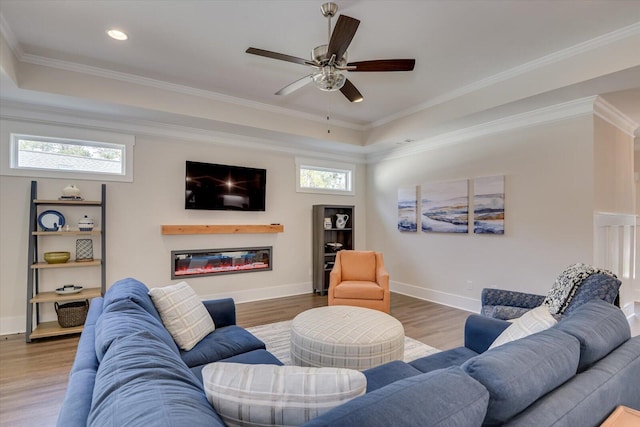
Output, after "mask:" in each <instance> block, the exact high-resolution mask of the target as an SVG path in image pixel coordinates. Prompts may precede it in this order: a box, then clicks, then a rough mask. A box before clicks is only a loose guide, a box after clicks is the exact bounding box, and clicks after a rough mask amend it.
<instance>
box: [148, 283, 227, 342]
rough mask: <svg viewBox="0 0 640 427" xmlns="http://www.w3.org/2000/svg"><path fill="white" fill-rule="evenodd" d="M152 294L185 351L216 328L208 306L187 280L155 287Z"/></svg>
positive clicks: (164, 319)
mask: <svg viewBox="0 0 640 427" xmlns="http://www.w3.org/2000/svg"><path fill="white" fill-rule="evenodd" d="M149 296H150V297H151V300H152V301H153V304H154V305H155V306H156V309H157V310H158V313H160V318H161V319H162V323H163V324H164V327H165V328H167V330H168V331H169V333H170V334H171V336H172V337H173V339H174V341H175V342H176V343H177V344H178V346H179V347H180V348H181V349H183V350H185V351H189V350H191V349H192V348H193V347H194V346H195V345H196V344H198V343H199V342H200V340H202V338H204V337H206V336H207V335H209V334H210V333H211V332H213V331H214V330H215V328H216V326H215V324H214V323H213V319H212V318H211V315H210V314H209V312H208V311H207V309H206V307H205V306H204V304H203V303H202V301H201V300H200V298H198V296H197V295H196V293H195V292H194V290H193V289H191V286H189V285H188V284H187V282H180V283H177V284H175V285H171V286H165V287H164V288H153V289H151V290H150V291H149Z"/></svg>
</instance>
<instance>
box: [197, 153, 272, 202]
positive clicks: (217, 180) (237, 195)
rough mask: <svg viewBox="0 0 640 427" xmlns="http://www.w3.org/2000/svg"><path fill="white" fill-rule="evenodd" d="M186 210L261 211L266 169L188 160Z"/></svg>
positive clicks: (264, 192) (264, 191) (265, 185)
mask: <svg viewBox="0 0 640 427" xmlns="http://www.w3.org/2000/svg"><path fill="white" fill-rule="evenodd" d="M185 188H186V191H185V203H184V207H185V209H203V210H237V211H264V210H265V194H266V188H267V171H266V169H254V168H245V167H240V166H228V165H217V164H212V163H200V162H191V161H187V167H186V185H185Z"/></svg>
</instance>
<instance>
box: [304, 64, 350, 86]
mask: <svg viewBox="0 0 640 427" xmlns="http://www.w3.org/2000/svg"><path fill="white" fill-rule="evenodd" d="M312 79H313V83H314V84H315V85H316V87H317V88H318V89H320V90H325V91H328V92H333V91H336V90H340V89H341V88H342V86H344V82H345V81H347V78H346V77H345V76H344V75H343V74H342V73H341V72H339V71H337V70H336V69H334V68H332V67H324V68H323V69H322V70H321V71H320V72H319V73H316V74H314V75H313V77H312Z"/></svg>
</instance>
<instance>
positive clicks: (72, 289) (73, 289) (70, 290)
mask: <svg viewBox="0 0 640 427" xmlns="http://www.w3.org/2000/svg"><path fill="white" fill-rule="evenodd" d="M80 291H82V286H76V285H67V286H64V287H62V288H58V289H56V294H58V295H68V294H77V293H79V292H80Z"/></svg>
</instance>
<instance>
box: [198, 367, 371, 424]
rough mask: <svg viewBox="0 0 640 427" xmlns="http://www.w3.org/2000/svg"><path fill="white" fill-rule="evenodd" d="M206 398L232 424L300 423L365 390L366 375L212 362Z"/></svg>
mask: <svg viewBox="0 0 640 427" xmlns="http://www.w3.org/2000/svg"><path fill="white" fill-rule="evenodd" d="M202 379H203V383H204V389H205V392H206V394H207V399H209V402H210V403H211V404H212V405H213V407H214V408H215V410H216V411H217V412H218V414H219V415H220V416H221V417H222V419H223V421H224V422H225V423H226V424H227V425H229V426H231V427H233V426H268V425H285V426H298V425H302V424H304V423H306V422H307V421H309V420H311V419H312V418H315V417H317V416H319V415H321V414H323V413H325V412H327V411H329V410H330V409H332V408H334V407H336V406H339V405H341V404H343V403H345V402H347V401H349V400H351V399H353V398H355V397H357V396H360V395H362V394H364V393H365V391H366V389H367V379H366V377H365V376H364V374H363V373H362V372H360V371H356V370H353V369H344V368H313V367H301V366H277V365H247V364H244V363H226V362H217V363H210V364H208V365H207V366H205V367H204V368H203V369H202Z"/></svg>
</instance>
